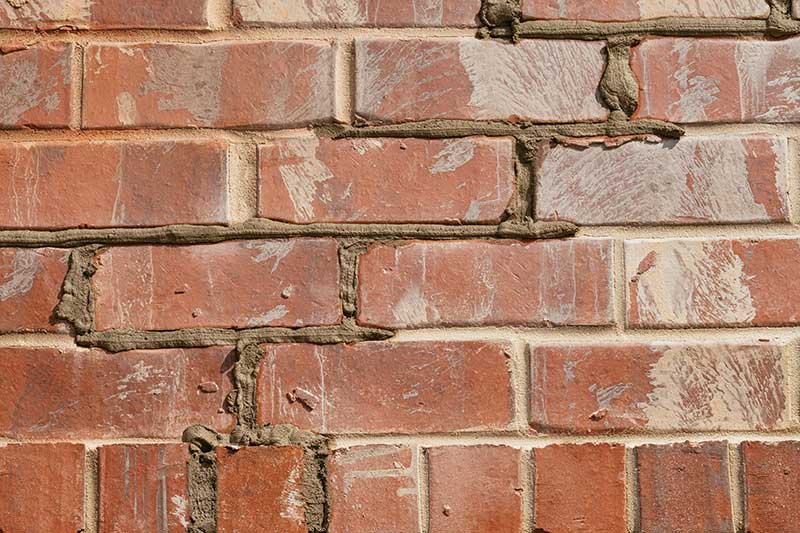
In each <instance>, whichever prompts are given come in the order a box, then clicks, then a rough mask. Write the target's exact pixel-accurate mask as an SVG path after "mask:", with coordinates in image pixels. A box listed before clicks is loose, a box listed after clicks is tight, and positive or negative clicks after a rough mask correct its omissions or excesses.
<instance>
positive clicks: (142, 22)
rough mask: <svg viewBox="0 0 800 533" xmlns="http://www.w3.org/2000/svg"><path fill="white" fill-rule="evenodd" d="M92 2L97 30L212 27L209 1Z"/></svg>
mask: <svg viewBox="0 0 800 533" xmlns="http://www.w3.org/2000/svg"><path fill="white" fill-rule="evenodd" d="M51 1H52V0H51ZM89 5H90V9H91V26H92V28H97V29H112V28H165V29H170V28H175V29H206V28H208V27H209V26H210V24H209V20H208V10H209V6H208V0H178V1H176V0H103V1H102V2H98V1H94V2H92V1H91V0H89Z"/></svg>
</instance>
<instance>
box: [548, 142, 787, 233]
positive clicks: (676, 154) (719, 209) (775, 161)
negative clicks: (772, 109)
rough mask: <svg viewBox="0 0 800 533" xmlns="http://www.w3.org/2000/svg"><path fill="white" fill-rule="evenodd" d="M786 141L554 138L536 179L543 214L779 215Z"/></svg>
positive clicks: (613, 218)
mask: <svg viewBox="0 0 800 533" xmlns="http://www.w3.org/2000/svg"><path fill="white" fill-rule="evenodd" d="M786 163H787V143H786V139H785V138H781V137H771V136H733V135H731V136H722V135H721V136H713V137H696V138H695V137H689V138H685V139H682V140H680V141H677V142H675V141H672V140H670V141H661V142H629V143H626V144H623V145H622V146H620V147H618V148H614V149H608V148H605V147H604V146H602V145H593V146H590V147H589V148H582V147H579V146H568V145H557V146H554V147H553V148H551V149H550V150H548V151H547V155H546V156H544V157H543V161H542V163H541V166H540V168H539V169H538V172H537V180H536V185H537V187H536V191H537V195H536V212H537V215H538V216H539V218H542V219H550V220H552V219H554V218H556V217H558V218H560V219H563V220H571V221H574V222H577V223H579V224H582V225H584V224H585V225H589V224H593V225H594V224H596V225H600V224H657V223H664V224H708V223H739V222H782V221H785V220H787V218H788V201H787V196H788V193H787V187H788V184H787V179H786Z"/></svg>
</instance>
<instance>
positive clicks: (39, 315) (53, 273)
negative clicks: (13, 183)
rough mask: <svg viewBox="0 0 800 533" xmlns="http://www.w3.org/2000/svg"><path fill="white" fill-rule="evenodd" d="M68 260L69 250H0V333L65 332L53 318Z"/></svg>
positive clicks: (63, 327) (64, 326)
mask: <svg viewBox="0 0 800 533" xmlns="http://www.w3.org/2000/svg"><path fill="white" fill-rule="evenodd" d="M0 202H2V200H0ZM68 260H69V250H59V249H57V248H30V249H29V248H0V331H2V332H22V331H67V330H68V328H67V327H66V325H63V324H57V323H56V322H55V321H54V319H53V311H54V310H55V307H56V305H58V302H59V297H60V294H61V285H62V283H63V282H64V276H66V274H67V261H68Z"/></svg>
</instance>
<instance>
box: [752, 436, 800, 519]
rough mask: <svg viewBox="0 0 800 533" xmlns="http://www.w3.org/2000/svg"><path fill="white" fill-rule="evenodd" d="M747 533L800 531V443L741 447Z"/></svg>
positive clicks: (766, 443)
mask: <svg viewBox="0 0 800 533" xmlns="http://www.w3.org/2000/svg"><path fill="white" fill-rule="evenodd" d="M742 461H743V464H744V466H743V470H744V496H745V509H744V517H745V528H746V530H747V532H748V533H768V532H772V531H774V532H778V531H780V532H781V533H797V532H799V531H800V442H791V441H784V442H744V443H742Z"/></svg>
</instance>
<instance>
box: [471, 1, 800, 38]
mask: <svg viewBox="0 0 800 533" xmlns="http://www.w3.org/2000/svg"><path fill="white" fill-rule="evenodd" d="M769 1H770V5H771V7H772V12H771V14H770V16H769V18H768V19H767V20H763V19H734V18H720V17H708V18H700V17H696V18H692V17H663V18H658V19H651V20H639V21H629V22H597V21H588V20H558V19H556V20H525V21H521V20H520V17H521V15H520V14H519V12H515V11H514V12H513V13H514V14H512V11H513V9H512V8H509V7H505V8H504V9H505V10H502V9H500V8H498V7H496V6H494V5H493V4H495V3H499V4H505V5H510V4H515V3H516V0H484V4H483V6H482V9H481V16H480V20H481V22H482V23H483V24H484V27H482V28H479V29H478V31H477V34H476V36H477V38H479V39H485V38H499V39H508V40H511V41H514V42H516V41H519V40H520V39H581V40H593V41H602V40H606V39H608V38H609V37H614V36H624V35H631V36H634V35H656V36H686V37H712V36H731V37H735V36H768V37H788V36H790V35H795V34H797V33H798V32H800V25H798V22H797V21H796V20H793V19H792V18H791V16H790V14H789V10H788V9H786V6H787V4H788V2H789V1H790V0H769ZM487 6H488V7H487ZM485 11H487V12H488V13H490V14H494V13H495V12H497V13H498V15H497V16H485V15H483V13H484V12H485Z"/></svg>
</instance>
